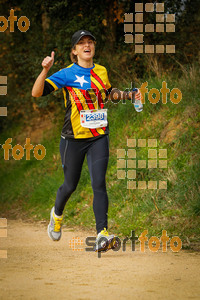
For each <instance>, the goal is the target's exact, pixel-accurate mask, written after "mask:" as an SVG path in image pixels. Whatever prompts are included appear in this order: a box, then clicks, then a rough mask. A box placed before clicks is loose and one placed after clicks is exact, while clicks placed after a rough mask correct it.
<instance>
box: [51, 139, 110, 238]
mask: <svg viewBox="0 0 200 300" xmlns="http://www.w3.org/2000/svg"><path fill="white" fill-rule="evenodd" d="M60 154H61V159H62V166H63V170H64V175H65V180H64V183H63V184H62V185H61V186H60V187H59V189H58V191H57V196H56V201H55V214H56V215H58V216H60V215H62V213H63V210H64V207H65V204H66V202H67V200H68V199H69V197H70V195H71V194H72V193H73V192H74V191H75V189H76V187H77V184H78V182H79V179H80V175H81V170H82V165H83V161H84V158H85V155H86V154H87V163H88V168H89V172H90V178H91V183H92V189H93V193H94V198H93V210H94V214H95V219H96V229H97V233H99V232H100V231H101V230H103V229H104V227H105V228H106V229H107V212H108V196H107V191H106V182H105V176H106V170H107V165H108V159H109V137H108V135H104V136H102V137H100V138H98V139H96V140H90V139H87V140H85V141H84V140H81V141H80V140H73V139H63V138H61V141H60Z"/></svg>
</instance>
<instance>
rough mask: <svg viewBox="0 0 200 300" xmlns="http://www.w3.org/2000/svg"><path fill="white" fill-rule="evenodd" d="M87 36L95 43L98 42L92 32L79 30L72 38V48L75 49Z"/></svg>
mask: <svg viewBox="0 0 200 300" xmlns="http://www.w3.org/2000/svg"><path fill="white" fill-rule="evenodd" d="M85 35H89V36H90V37H91V38H92V39H93V40H94V41H96V39H95V37H94V36H93V35H92V34H91V32H89V31H87V30H78V31H76V32H75V33H74V34H73V36H72V47H74V46H75V45H76V44H77V43H78V42H79V41H80V39H81V38H82V37H83V36H85Z"/></svg>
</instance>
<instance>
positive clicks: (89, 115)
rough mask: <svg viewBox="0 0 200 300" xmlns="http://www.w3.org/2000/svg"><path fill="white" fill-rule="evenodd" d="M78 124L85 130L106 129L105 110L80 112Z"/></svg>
mask: <svg viewBox="0 0 200 300" xmlns="http://www.w3.org/2000/svg"><path fill="white" fill-rule="evenodd" d="M80 122H81V126H82V127H85V128H92V129H93V128H99V127H106V126H107V125H108V121H107V109H94V110H81V111H80Z"/></svg>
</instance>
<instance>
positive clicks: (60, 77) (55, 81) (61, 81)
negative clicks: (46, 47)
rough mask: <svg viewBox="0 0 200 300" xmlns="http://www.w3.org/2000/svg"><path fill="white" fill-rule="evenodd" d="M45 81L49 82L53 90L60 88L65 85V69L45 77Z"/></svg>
mask: <svg viewBox="0 0 200 300" xmlns="http://www.w3.org/2000/svg"><path fill="white" fill-rule="evenodd" d="M45 81H47V82H48V83H50V84H51V86H52V87H53V88H54V91H56V90H58V89H61V88H62V87H64V86H66V85H67V79H66V74H65V70H64V69H62V70H60V71H58V72H56V73H54V74H53V75H51V76H50V77H48V78H46V79H45Z"/></svg>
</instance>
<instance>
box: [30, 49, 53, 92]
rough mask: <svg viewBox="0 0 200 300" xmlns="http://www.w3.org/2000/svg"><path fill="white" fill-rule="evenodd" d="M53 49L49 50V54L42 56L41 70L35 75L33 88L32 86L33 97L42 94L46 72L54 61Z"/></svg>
mask: <svg viewBox="0 0 200 300" xmlns="http://www.w3.org/2000/svg"><path fill="white" fill-rule="evenodd" d="M54 55H55V53H54V51H52V52H51V56H47V57H45V58H44V60H43V62H42V67H43V70H42V72H41V73H40V75H39V76H38V77H37V79H36V81H35V83H34V85H33V88H32V96H33V97H40V96H42V94H43V90H44V81H45V79H46V77H47V73H48V71H49V70H50V68H51V67H52V66H53V63H54Z"/></svg>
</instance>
